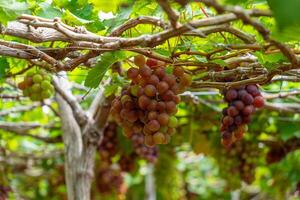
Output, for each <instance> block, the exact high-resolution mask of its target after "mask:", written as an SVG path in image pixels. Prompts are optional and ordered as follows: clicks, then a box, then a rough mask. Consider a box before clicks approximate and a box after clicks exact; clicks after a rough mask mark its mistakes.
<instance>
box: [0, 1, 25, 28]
mask: <svg viewBox="0 0 300 200" xmlns="http://www.w3.org/2000/svg"><path fill="white" fill-rule="evenodd" d="M24 13H28V5H27V4H26V3H25V2H17V1H15V0H0V22H1V23H4V24H6V23H7V22H8V21H10V20H14V19H15V18H16V17H17V16H18V15H21V14H24Z"/></svg>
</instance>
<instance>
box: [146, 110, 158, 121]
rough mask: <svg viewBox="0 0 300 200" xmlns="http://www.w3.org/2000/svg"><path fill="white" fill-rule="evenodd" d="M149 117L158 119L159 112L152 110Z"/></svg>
mask: <svg viewBox="0 0 300 200" xmlns="http://www.w3.org/2000/svg"><path fill="white" fill-rule="evenodd" d="M148 119H149V120H153V119H158V114H157V112H156V111H150V112H149V113H148Z"/></svg>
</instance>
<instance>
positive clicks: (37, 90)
mask: <svg viewBox="0 0 300 200" xmlns="http://www.w3.org/2000/svg"><path fill="white" fill-rule="evenodd" d="M31 89H32V91H33V92H36V93H37V92H39V91H41V89H42V88H41V85H40V84H38V83H35V84H33V85H32V86H31Z"/></svg>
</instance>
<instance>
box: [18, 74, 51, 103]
mask: <svg viewBox="0 0 300 200" xmlns="http://www.w3.org/2000/svg"><path fill="white" fill-rule="evenodd" d="M51 79H52V78H51V75H49V74H48V73H47V72H46V71H45V70H42V69H39V70H36V71H29V72H27V74H26V76H25V77H24V80H23V81H22V82H20V83H19V84H18V88H19V89H20V90H22V91H23V95H24V96H25V97H29V98H30V99H31V100H32V101H41V100H43V99H47V98H50V97H51V96H52V95H53V93H54V87H53V85H51Z"/></svg>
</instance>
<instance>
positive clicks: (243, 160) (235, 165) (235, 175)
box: [215, 140, 264, 188]
mask: <svg viewBox="0 0 300 200" xmlns="http://www.w3.org/2000/svg"><path fill="white" fill-rule="evenodd" d="M258 145H259V144H258V143H257V142H255V143H253V142H252V141H246V140H243V141H238V142H236V143H235V144H233V145H232V147H231V148H230V149H224V148H223V149H217V150H216V152H215V154H216V158H217V162H218V164H219V165H220V168H221V169H222V170H220V172H221V176H223V177H224V178H225V179H226V180H228V182H229V185H230V187H233V188H235V187H239V186H240V185H239V184H240V183H241V182H240V180H241V179H242V180H243V181H245V182H246V183H248V184H250V183H252V182H253V181H254V179H255V169H256V166H257V165H258V164H260V161H261V158H262V154H263V153H264V152H263V151H261V150H260V148H259V147H258Z"/></svg>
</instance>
